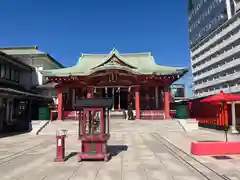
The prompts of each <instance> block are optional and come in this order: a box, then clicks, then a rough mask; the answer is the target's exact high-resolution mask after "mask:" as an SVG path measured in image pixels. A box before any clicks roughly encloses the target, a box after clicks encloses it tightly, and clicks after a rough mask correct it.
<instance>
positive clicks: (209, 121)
mask: <svg viewBox="0 0 240 180" xmlns="http://www.w3.org/2000/svg"><path fill="white" fill-rule="evenodd" d="M200 101H201V99H194V100H190V101H189V114H190V118H194V119H196V120H197V121H198V124H199V126H202V127H207V128H212V129H224V119H223V111H222V109H221V108H222V107H221V105H220V104H210V103H201V102H200ZM230 106H231V105H230V104H226V105H225V110H224V113H225V115H226V117H227V119H228V125H232V114H231V107H230ZM236 112H237V111H236Z"/></svg>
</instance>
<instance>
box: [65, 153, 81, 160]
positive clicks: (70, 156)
mask: <svg viewBox="0 0 240 180" xmlns="http://www.w3.org/2000/svg"><path fill="white" fill-rule="evenodd" d="M77 154H78V152H71V153H70V154H69V155H67V156H66V157H65V161H67V160H68V159H70V158H72V157H74V156H76V155H77Z"/></svg>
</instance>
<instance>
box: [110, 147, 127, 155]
mask: <svg viewBox="0 0 240 180" xmlns="http://www.w3.org/2000/svg"><path fill="white" fill-rule="evenodd" d="M127 149H128V146H126V145H108V150H109V152H110V154H111V156H117V155H118V154H119V153H120V152H122V151H127Z"/></svg>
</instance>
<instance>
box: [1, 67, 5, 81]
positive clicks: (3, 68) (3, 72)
mask: <svg viewBox="0 0 240 180" xmlns="http://www.w3.org/2000/svg"><path fill="white" fill-rule="evenodd" d="M1 77H2V78H5V65H2V66H1Z"/></svg>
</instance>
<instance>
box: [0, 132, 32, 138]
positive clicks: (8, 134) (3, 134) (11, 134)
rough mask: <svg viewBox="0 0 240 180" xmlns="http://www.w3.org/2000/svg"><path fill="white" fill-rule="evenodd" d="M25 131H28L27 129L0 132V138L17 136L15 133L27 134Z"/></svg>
mask: <svg viewBox="0 0 240 180" xmlns="http://www.w3.org/2000/svg"><path fill="white" fill-rule="evenodd" d="M27 133H29V131H24V132H0V138H6V137H11V136H17V135H20V134H27Z"/></svg>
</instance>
